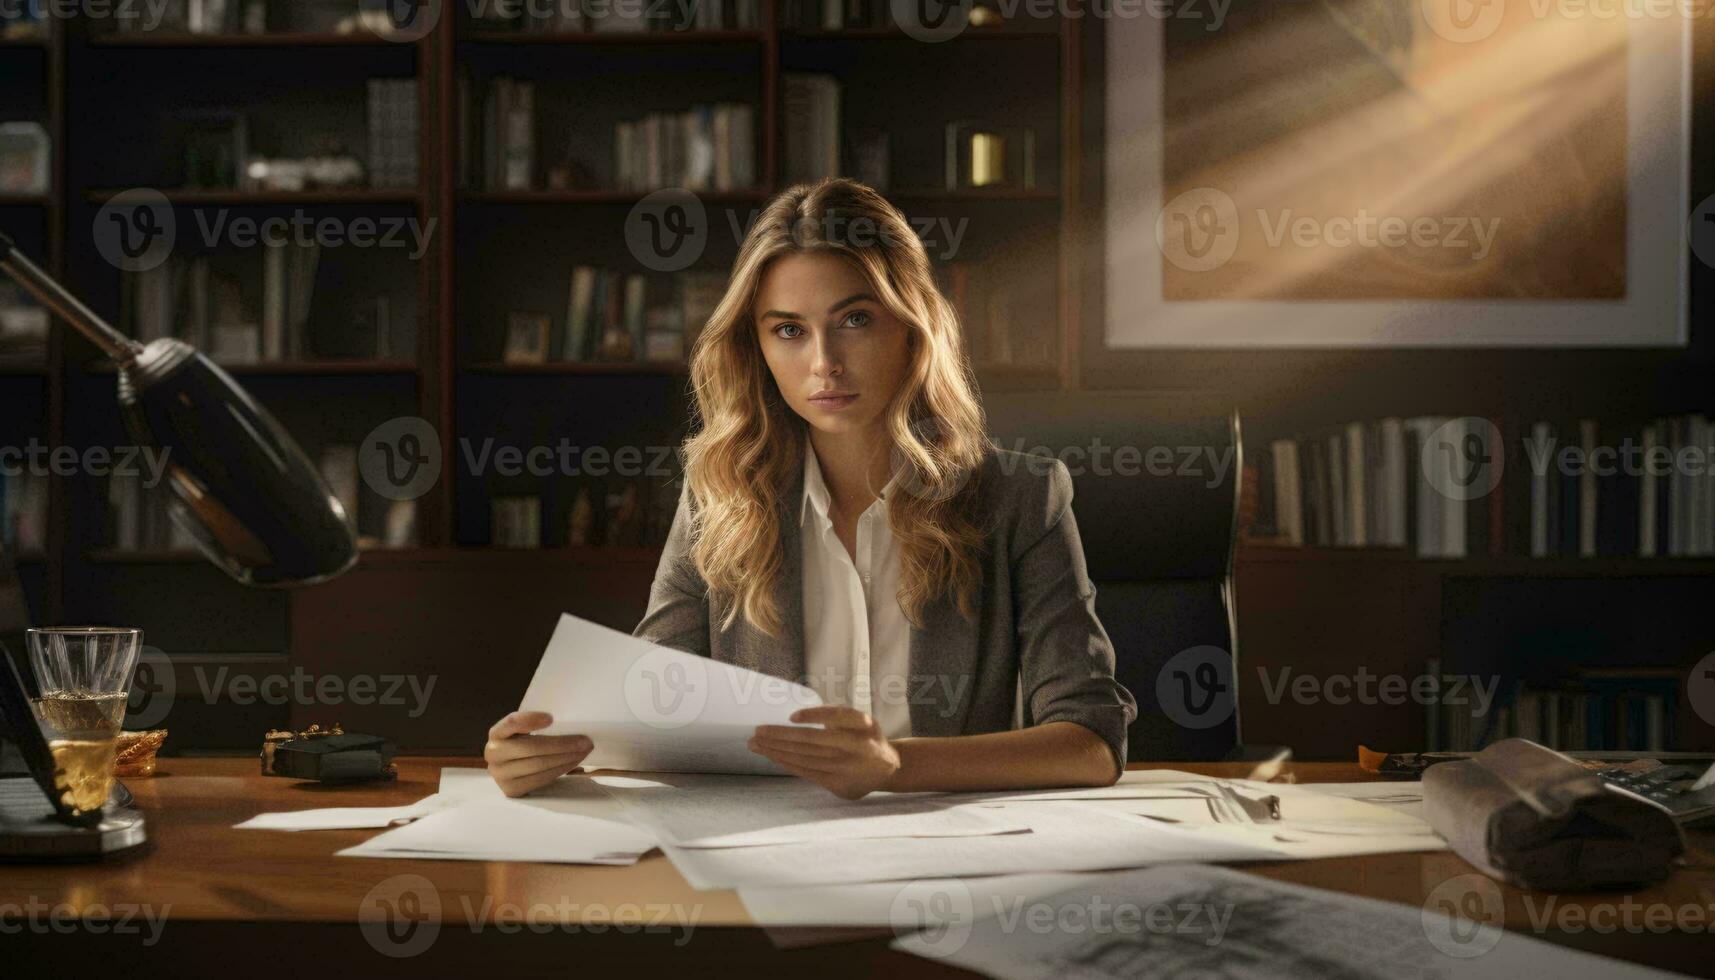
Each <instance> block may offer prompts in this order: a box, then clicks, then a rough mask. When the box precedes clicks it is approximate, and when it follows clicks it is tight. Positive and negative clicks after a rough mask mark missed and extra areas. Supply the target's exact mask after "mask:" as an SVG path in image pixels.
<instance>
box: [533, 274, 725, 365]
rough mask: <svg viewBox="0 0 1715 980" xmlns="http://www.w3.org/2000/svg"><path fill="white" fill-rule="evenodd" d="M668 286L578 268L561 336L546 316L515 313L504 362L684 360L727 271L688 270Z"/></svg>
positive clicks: (720, 291)
mask: <svg viewBox="0 0 1715 980" xmlns="http://www.w3.org/2000/svg"><path fill="white" fill-rule="evenodd" d="M668 282H669V283H670V285H669V286H667V287H662V286H661V282H660V280H652V279H651V277H650V276H647V275H644V274H643V273H638V272H632V273H626V272H622V271H619V270H615V269H604V268H600V267H597V266H588V265H580V266H575V267H574V268H573V269H572V275H571V285H570V288H569V291H568V295H567V300H566V314H565V319H564V320H563V321H561V329H560V330H559V331H558V332H557V333H556V332H554V331H553V329H552V326H553V324H552V320H551V318H550V317H548V316H547V315H545V314H533V313H514V314H512V316H511V317H510V318H509V320H508V323H507V332H506V339H505V349H504V350H503V352H502V360H504V361H505V362H506V363H509V364H540V363H545V362H548V361H568V362H574V361H683V360H684V359H685V357H686V355H687V353H688V352H689V350H690V345H691V344H692V343H694V342H695V340H696V336H697V333H698V332H700V331H701V330H702V327H703V324H705V323H707V322H708V319H709V317H710V316H711V315H712V314H713V313H714V310H715V307H716V305H718V304H719V303H720V299H721V296H722V295H723V294H724V293H725V290H726V282H727V280H726V276H725V275H723V274H721V273H715V272H696V271H689V272H681V273H678V274H677V275H675V276H673V277H672V278H671V279H670V280H668Z"/></svg>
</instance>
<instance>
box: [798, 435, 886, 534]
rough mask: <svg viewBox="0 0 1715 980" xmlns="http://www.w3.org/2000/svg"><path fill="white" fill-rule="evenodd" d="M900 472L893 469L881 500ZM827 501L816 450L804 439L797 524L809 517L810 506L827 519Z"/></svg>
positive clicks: (882, 492)
mask: <svg viewBox="0 0 1715 980" xmlns="http://www.w3.org/2000/svg"><path fill="white" fill-rule="evenodd" d="M901 472H903V467H900V468H895V469H894V471H893V476H892V477H890V478H889V479H888V481H887V485H886V486H884V487H882V488H881V493H880V495H879V496H880V498H881V499H882V500H886V499H887V495H888V494H890V493H892V492H893V488H894V485H895V484H897V483H898V482H899V475H900V473H901ZM828 499H829V498H828V485H827V484H826V483H824V482H823V481H822V467H821V464H820V463H818V462H817V461H816V450H815V449H814V448H813V447H812V446H811V445H810V440H809V439H807V438H806V439H805V440H804V496H803V497H802V499H801V500H800V502H799V504H798V523H799V524H803V523H804V520H805V519H806V518H807V517H809V516H810V507H811V506H812V505H814V506H815V508H816V514H817V515H818V516H820V517H821V518H823V519H824V520H826V519H828Z"/></svg>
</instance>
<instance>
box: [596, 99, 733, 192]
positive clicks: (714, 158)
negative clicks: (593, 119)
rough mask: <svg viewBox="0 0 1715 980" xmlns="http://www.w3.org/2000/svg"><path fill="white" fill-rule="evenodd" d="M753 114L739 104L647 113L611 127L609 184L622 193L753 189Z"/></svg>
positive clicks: (703, 105)
mask: <svg viewBox="0 0 1715 980" xmlns="http://www.w3.org/2000/svg"><path fill="white" fill-rule="evenodd" d="M755 119H756V112H755V109H754V108H753V107H752V106H750V105H749V104H747V103H743V102H715V103H702V104H698V105H694V106H692V107H691V108H689V109H686V110H683V111H660V112H651V113H649V114H647V115H645V116H643V117H642V118H641V119H629V120H623V121H621V122H618V123H616V124H614V131H613V148H614V183H615V184H616V185H617V186H618V187H619V188H620V189H621V190H627V191H652V190H656V189H659V188H664V187H682V188H684V189H685V190H689V191H735V190H743V189H748V188H751V187H754V186H755V185H756V122H755Z"/></svg>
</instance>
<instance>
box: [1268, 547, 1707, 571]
mask: <svg viewBox="0 0 1715 980" xmlns="http://www.w3.org/2000/svg"><path fill="white" fill-rule="evenodd" d="M1237 560H1238V561H1239V562H1240V563H1255V564H1290V563H1302V564H1353V563H1365V562H1369V563H1374V564H1377V565H1381V564H1386V565H1390V566H1394V565H1402V564H1403V565H1409V566H1411V567H1412V568H1413V569H1415V570H1417V571H1421V572H1423V573H1424V574H1429V575H1437V576H1441V577H1445V578H1620V577H1632V576H1647V575H1715V557H1700V558H1674V557H1662V558H1639V557H1636V556H1633V557H1596V558H1576V557H1548V558H1532V557H1529V556H1527V555H1478V556H1473V557H1469V558H1429V557H1422V558H1420V557H1418V556H1416V555H1413V554H1411V553H1410V552H1409V551H1406V550H1404V549H1401V548H1322V547H1294V546H1292V545H1281V544H1271V543H1259V542H1241V543H1240V544H1239V550H1238V559H1237Z"/></svg>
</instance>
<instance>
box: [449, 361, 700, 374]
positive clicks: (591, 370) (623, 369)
mask: <svg viewBox="0 0 1715 980" xmlns="http://www.w3.org/2000/svg"><path fill="white" fill-rule="evenodd" d="M470 370H471V371H472V372H474V373H476V374H645V375H670V374H686V373H688V372H689V371H690V366H689V365H688V364H686V363H684V362H683V361H547V362H545V363H542V364H507V363H505V362H502V361H483V362H481V363H478V364H473V365H471V366H470Z"/></svg>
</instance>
